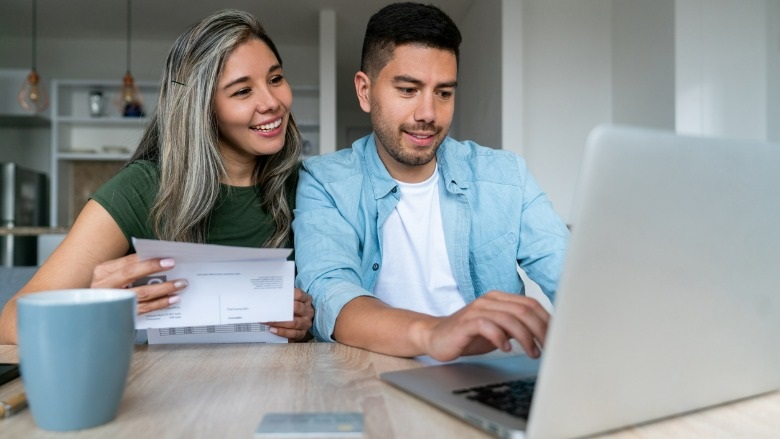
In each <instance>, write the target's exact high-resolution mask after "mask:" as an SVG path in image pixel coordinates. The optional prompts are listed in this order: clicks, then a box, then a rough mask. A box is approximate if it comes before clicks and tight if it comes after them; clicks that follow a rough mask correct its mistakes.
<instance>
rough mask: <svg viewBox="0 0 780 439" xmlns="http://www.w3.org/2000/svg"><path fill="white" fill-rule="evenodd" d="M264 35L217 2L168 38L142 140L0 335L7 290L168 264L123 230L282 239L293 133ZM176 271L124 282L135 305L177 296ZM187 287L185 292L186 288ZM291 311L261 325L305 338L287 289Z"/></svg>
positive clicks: (285, 88) (71, 283)
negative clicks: (146, 256) (138, 247)
mask: <svg viewBox="0 0 780 439" xmlns="http://www.w3.org/2000/svg"><path fill="white" fill-rule="evenodd" d="M291 106H292V92H291V90H290V86H289V84H288V83H287V81H286V80H285V78H284V75H283V71H282V60H281V57H280V56H279V53H278V51H277V50H276V47H275V45H274V43H273V42H272V41H271V39H270V38H269V37H268V35H267V34H266V33H265V30H264V29H263V28H262V26H261V25H260V23H259V22H258V21H257V19H256V18H255V17H253V16H252V15H251V14H248V13H245V12H241V11H236V10H225V11H220V12H217V13H215V14H214V15H212V16H210V17H207V18H205V19H204V20H203V21H201V22H200V23H198V24H197V25H195V26H193V27H192V28H190V29H189V30H188V31H186V32H185V33H184V34H182V35H181V36H179V38H178V39H177V40H176V42H175V43H174V45H173V47H172V48H171V51H170V53H169V54H168V59H167V61H166V65H165V69H164V72H163V76H162V80H161V84H160V98H159V101H158V105H157V111H156V114H155V116H154V117H153V120H152V121H151V122H150V124H149V126H148V127H147V129H146V131H145V133H144V135H143V137H142V139H141V142H140V145H139V147H138V149H137V151H136V153H135V154H134V156H133V157H132V158H131V159H130V162H129V163H128V165H127V166H126V167H125V168H123V169H122V170H121V171H120V172H119V173H118V174H117V175H116V176H115V177H114V178H113V179H112V180H111V181H109V182H108V183H106V184H105V185H104V186H103V187H101V188H100V189H99V190H98V191H97V192H96V193H95V194H93V195H92V198H91V199H90V200H89V201H88V202H87V204H86V206H85V207H84V209H83V210H82V212H81V213H80V214H79V216H78V218H77V219H76V221H75V223H74V224H73V227H72V228H71V230H70V232H69V233H68V235H67V236H66V237H65V239H64V240H63V242H62V244H61V245H60V246H59V247H58V248H57V249H56V250H55V251H54V252H53V253H52V255H51V256H50V257H49V259H47V260H46V262H45V263H44V264H43V265H42V266H41V268H40V269H39V270H38V272H37V273H36V274H35V276H33V278H32V279H31V280H30V282H29V283H27V285H25V286H24V288H22V289H21V290H20V291H19V292H18V293H17V294H16V295H15V296H14V297H13V298H12V299H11V300H9V301H8V303H7V304H6V306H5V308H4V309H3V312H2V315H0V343H16V299H17V298H18V297H20V296H22V295H24V294H29V293H33V292H35V291H43V290H50V289H60V288H80V287H87V286H91V287H95V288H97V287H103V288H120V287H128V286H132V284H133V282H134V281H136V280H137V279H139V278H141V277H144V276H147V275H150V274H152V273H155V272H160V271H165V270H168V269H170V268H171V267H173V265H174V264H175V261H173V260H171V259H151V260H145V261H141V260H139V259H138V257H137V256H136V255H135V254H134V252H133V248H132V244H131V241H130V238H131V237H133V236H135V237H139V238H154V239H162V240H169V241H187V242H201V243H213V244H223V245H237V246H246V247H249V246H256V247H259V246H264V247H285V246H291V245H292V238H291V229H290V224H291V222H292V210H293V202H294V194H295V184H296V180H297V172H298V164H299V156H300V150H301V140H300V135H299V133H298V130H297V127H296V125H295V122H294V121H293V117H292V113H290V108H291ZM186 286H187V281H186V280H185V279H172V280H169V281H168V282H164V283H160V284H154V285H144V286H139V287H134V288H133V289H134V290H135V291H136V293H137V295H138V312H139V313H146V312H149V311H153V310H157V309H161V308H165V307H167V306H169V305H170V304H173V303H176V302H178V300H179V296H178V293H179V292H181V291H182V290H183V289H184V288H186ZM184 294H186V292H185V293H184ZM294 309H295V316H294V317H295V318H294V320H293V321H291V322H272V323H269V325H270V326H271V332H274V333H276V334H277V335H279V336H282V337H286V338H288V339H290V340H292V341H298V340H303V339H305V338H306V336H307V333H308V330H309V328H310V327H311V321H312V317H313V315H314V309H313V308H312V305H311V298H310V297H309V296H308V295H307V294H306V293H304V292H303V291H301V290H299V289H296V290H295V307H294Z"/></svg>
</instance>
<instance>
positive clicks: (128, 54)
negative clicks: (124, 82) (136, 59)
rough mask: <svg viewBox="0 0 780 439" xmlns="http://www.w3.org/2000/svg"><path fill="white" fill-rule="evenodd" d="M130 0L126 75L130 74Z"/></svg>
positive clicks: (128, 1) (128, 7)
mask: <svg viewBox="0 0 780 439" xmlns="http://www.w3.org/2000/svg"><path fill="white" fill-rule="evenodd" d="M131 2H132V1H131V0H127V73H130V25H131V22H130V3H131Z"/></svg>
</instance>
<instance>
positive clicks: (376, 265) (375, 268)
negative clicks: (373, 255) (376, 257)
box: [371, 262, 379, 271]
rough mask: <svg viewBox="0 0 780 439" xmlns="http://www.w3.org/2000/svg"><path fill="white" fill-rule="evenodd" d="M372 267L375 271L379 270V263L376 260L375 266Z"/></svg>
mask: <svg viewBox="0 0 780 439" xmlns="http://www.w3.org/2000/svg"><path fill="white" fill-rule="evenodd" d="M371 268H373V269H374V271H377V270H379V264H377V263H376V262H374V266H373V267H371Z"/></svg>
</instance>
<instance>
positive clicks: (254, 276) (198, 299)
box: [133, 238, 295, 329]
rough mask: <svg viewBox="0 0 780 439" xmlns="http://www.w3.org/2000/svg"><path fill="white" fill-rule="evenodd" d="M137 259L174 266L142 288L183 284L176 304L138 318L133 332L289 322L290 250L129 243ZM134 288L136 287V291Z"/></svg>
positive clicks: (293, 275) (291, 286) (290, 295)
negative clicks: (174, 282) (159, 260)
mask: <svg viewBox="0 0 780 439" xmlns="http://www.w3.org/2000/svg"><path fill="white" fill-rule="evenodd" d="M133 245H134V246H135V249H136V252H137V253H138V256H139V257H140V258H142V259H149V258H173V259H175V261H176V266H175V267H174V268H172V269H171V270H168V271H163V272H160V273H157V274H155V275H154V276H149V277H148V278H145V279H141V280H140V282H142V283H149V282H163V281H166V280H172V279H186V280H187V282H188V283H189V285H188V286H187V287H186V288H185V289H184V290H182V291H181V292H180V294H179V297H180V300H179V302H178V303H175V304H173V305H171V306H169V307H167V308H164V309H161V310H157V311H152V312H149V313H145V314H142V315H139V316H138V317H137V320H136V329H147V328H177V327H189V326H193V327H194V326H206V325H226V324H242V325H246V324H256V323H260V322H282V321H290V320H292V319H293V291H294V290H293V288H294V285H293V282H294V278H295V263H294V262H292V261H287V260H286V258H287V257H288V256H289V255H290V253H291V252H292V250H291V249H259V248H246V247H231V246H223V245H213V244H192V243H182V242H168V241H156V240H147V239H136V238H133ZM137 284H138V283H136V285H137Z"/></svg>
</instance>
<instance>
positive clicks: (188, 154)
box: [130, 10, 301, 247]
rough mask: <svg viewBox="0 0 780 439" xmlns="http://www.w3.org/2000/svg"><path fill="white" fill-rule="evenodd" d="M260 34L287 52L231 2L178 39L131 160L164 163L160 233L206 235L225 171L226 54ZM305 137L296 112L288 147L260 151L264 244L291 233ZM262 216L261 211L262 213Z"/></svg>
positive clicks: (156, 222)
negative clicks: (217, 105)
mask: <svg viewBox="0 0 780 439" xmlns="http://www.w3.org/2000/svg"><path fill="white" fill-rule="evenodd" d="M252 38H257V39H259V40H260V41H263V42H264V43H266V44H267V45H268V47H269V48H270V49H271V51H273V53H274V55H276V58H277V60H278V61H279V64H280V65H281V64H282V59H281V57H280V56H279V52H278V51H277V49H276V46H275V45H274V43H273V41H271V39H270V38H269V36H268V35H267V34H266V32H265V30H264V29H263V27H262V26H261V25H260V22H259V21H258V20H257V19H256V18H255V17H254V16H253V15H251V14H249V13H246V12H243V11H237V10H224V11H220V12H217V13H215V14H213V15H211V16H210V17H207V18H205V19H204V20H203V21H201V22H200V23H198V24H196V25H195V26H193V27H191V28H190V29H189V30H188V31H186V32H184V33H183V34H182V35H181V36H179V38H178V39H177V40H176V42H175V43H174V44H173V47H172V48H171V51H170V53H169V54H168V58H167V60H166V63H165V68H164V70H163V74H162V79H161V83H160V98H159V101H158V104H157V110H156V113H155V115H154V116H153V118H152V121H151V122H150V124H149V126H148V127H147V128H146V131H145V132H144V135H143V137H142V139H141V142H140V145H139V147H138V150H137V151H136V152H135V154H134V155H133V157H132V158H131V160H130V162H133V161H135V160H152V161H155V162H158V163H159V164H160V171H161V178H160V190H159V192H158V193H157V197H156V199H155V202H154V206H153V208H152V212H151V218H152V221H153V228H154V232H155V234H156V235H157V237H158V239H163V240H170V241H187V242H205V241H206V238H207V236H206V235H207V231H208V222H209V218H210V216H211V212H212V211H213V209H214V207H215V206H216V204H217V198H218V196H219V191H220V181H222V179H223V177H224V176H226V169H225V163H224V160H223V159H222V155H221V154H220V152H219V147H218V136H219V134H218V130H217V120H216V116H215V114H214V105H213V100H214V90H215V88H216V84H217V80H218V79H219V76H220V74H221V73H222V69H223V67H224V65H225V61H226V60H227V58H228V57H229V56H230V54H231V53H232V52H233V50H234V49H235V48H236V47H238V46H239V45H240V44H242V43H244V42H246V41H248V40H250V39H252ZM300 152H301V138H300V134H299V132H298V127H297V125H296V124H295V121H294V120H293V117H292V114H290V117H289V121H288V123H287V131H286V132H285V144H284V147H283V148H282V149H281V150H280V151H279V152H278V153H276V154H273V155H269V156H258V157H257V164H256V166H255V171H254V175H255V182H256V184H257V185H258V186H259V187H260V191H259V193H258V198H259V199H260V202H261V205H262V207H263V208H264V209H265V210H266V212H268V213H269V215H270V216H271V217H272V218H273V221H274V225H275V230H274V233H273V234H272V235H271V236H270V237H269V239H268V240H267V241H266V243H265V244H264V245H265V246H267V247H281V246H284V245H289V243H290V242H291V241H292V240H291V239H290V238H291V236H290V235H291V231H290V230H291V229H290V225H291V223H292V208H291V206H290V205H289V203H288V195H289V194H288V191H289V190H293V191H294V190H295V187H287V185H286V182H287V181H288V179H289V178H290V177H291V175H292V174H293V173H295V172H297V170H298V162H299V160H300ZM259 220H260V219H259V218H258V221H259Z"/></svg>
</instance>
